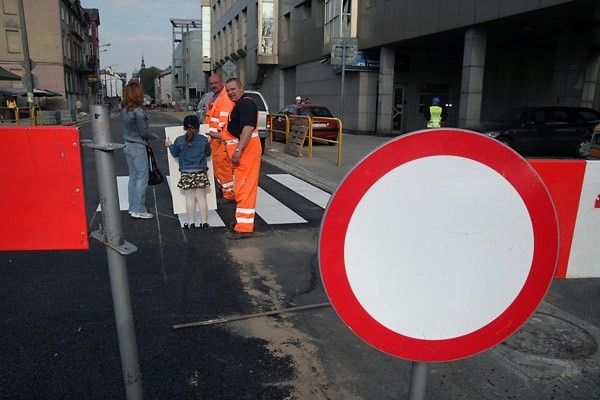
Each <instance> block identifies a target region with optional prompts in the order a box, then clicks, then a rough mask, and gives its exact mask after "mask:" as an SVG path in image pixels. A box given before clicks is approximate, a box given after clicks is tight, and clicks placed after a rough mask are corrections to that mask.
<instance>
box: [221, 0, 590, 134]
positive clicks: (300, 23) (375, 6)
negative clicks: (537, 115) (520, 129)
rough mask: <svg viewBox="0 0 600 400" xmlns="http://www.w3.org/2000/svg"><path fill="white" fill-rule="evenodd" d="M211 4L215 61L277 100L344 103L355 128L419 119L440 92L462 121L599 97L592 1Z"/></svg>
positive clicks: (394, 130)
mask: <svg viewBox="0 0 600 400" xmlns="http://www.w3.org/2000/svg"><path fill="white" fill-rule="evenodd" d="M209 7H210V10H211V19H212V30H211V64H212V69H213V70H217V71H220V72H221V73H222V74H223V75H224V76H227V75H228V73H227V71H225V70H224V69H223V67H224V66H228V67H229V68H228V69H229V70H230V71H231V75H235V76H238V77H240V78H241V79H242V81H243V82H244V83H245V85H246V86H247V87H249V88H256V89H259V90H261V91H262V92H263V94H264V95H265V96H266V97H267V100H268V102H269V104H270V106H271V108H272V109H273V110H275V111H277V110H279V108H280V107H282V106H283V105H285V104H288V103H291V102H293V99H294V98H295V96H297V95H299V96H302V97H307V96H308V97H310V98H311V100H312V102H313V103H319V104H324V105H326V106H327V107H329V108H330V109H331V111H332V112H333V113H334V114H335V115H337V116H340V114H341V113H343V115H342V117H343V119H344V127H345V128H346V131H348V132H354V133H364V134H372V133H377V134H386V135H388V134H390V135H397V134H402V133H405V132H408V131H413V130H417V129H422V128H424V127H425V119H424V117H423V116H422V111H423V109H424V107H426V106H428V105H429V104H430V102H431V99H432V98H433V97H440V98H441V99H442V102H443V103H444V104H446V105H447V107H448V109H449V118H448V121H447V125H449V126H455V127H468V126H469V125H471V124H473V123H476V122H478V121H480V120H485V119H490V118H493V117H495V116H497V115H499V114H501V113H502V112H504V111H506V110H507V109H509V108H512V107H515V106H520V105H554V104H560V105H573V106H590V107H593V108H596V109H598V108H600V28H599V27H598V26H599V24H600V2H598V1H596V0H571V1H567V0H361V1H359V0H286V1H281V0H258V1H256V0H254V1H249V0H237V1H236V0H212V1H211V4H210V6H209ZM340 48H342V49H343V50H344V56H346V57H347V61H346V64H345V65H344V67H343V68H342V66H341V65H339V63H340V62H341V57H340V54H339V50H340ZM332 56H333V58H332ZM229 62H231V63H229ZM231 64H233V65H234V68H231ZM336 64H338V65H336Z"/></svg>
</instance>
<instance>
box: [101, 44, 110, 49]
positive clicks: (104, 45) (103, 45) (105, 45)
mask: <svg viewBox="0 0 600 400" xmlns="http://www.w3.org/2000/svg"><path fill="white" fill-rule="evenodd" d="M100 47H110V43H106V44H101V45H100V46H98V48H100Z"/></svg>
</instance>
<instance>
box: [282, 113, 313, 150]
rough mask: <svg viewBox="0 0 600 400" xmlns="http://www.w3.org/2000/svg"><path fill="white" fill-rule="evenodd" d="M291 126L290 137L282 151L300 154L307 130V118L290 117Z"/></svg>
mask: <svg viewBox="0 0 600 400" xmlns="http://www.w3.org/2000/svg"><path fill="white" fill-rule="evenodd" d="M290 122H291V123H292V127H291V129H290V137H289V139H288V142H287V144H286V146H285V150H284V152H285V153H287V154H291V155H293V156H295V157H300V156H301V155H302V146H304V140H305V139H306V133H307V132H308V119H307V118H306V119H305V118H291V120H290Z"/></svg>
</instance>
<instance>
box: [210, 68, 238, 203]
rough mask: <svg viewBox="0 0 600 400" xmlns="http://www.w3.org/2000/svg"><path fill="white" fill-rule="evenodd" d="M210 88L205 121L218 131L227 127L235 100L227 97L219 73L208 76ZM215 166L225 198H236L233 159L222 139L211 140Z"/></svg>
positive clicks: (215, 131)
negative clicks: (211, 93)
mask: <svg viewBox="0 0 600 400" xmlns="http://www.w3.org/2000/svg"><path fill="white" fill-rule="evenodd" d="M208 85H209V87H210V90H212V92H213V93H214V95H213V97H211V99H210V100H209V102H208V104H207V106H206V117H205V119H204V123H205V124H208V125H209V130H210V132H214V133H218V132H220V131H221V130H223V129H225V125H227V121H228V119H229V113H230V112H231V109H232V108H233V106H234V103H233V101H231V100H230V99H229V97H227V92H226V90H225V85H224V84H223V79H222V78H221V76H220V75H219V74H213V75H211V76H210V78H208ZM210 147H211V149H212V159H213V168H214V173H215V178H216V179H217V182H219V185H221V189H222V191H223V198H225V199H228V200H235V193H234V190H233V168H232V166H231V160H230V159H229V155H228V154H227V151H226V150H225V145H224V144H223V143H222V141H221V140H220V139H213V140H211V144H210Z"/></svg>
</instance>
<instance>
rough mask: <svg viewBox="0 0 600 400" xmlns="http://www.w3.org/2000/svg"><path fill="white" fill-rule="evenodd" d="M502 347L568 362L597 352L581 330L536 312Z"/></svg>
mask: <svg viewBox="0 0 600 400" xmlns="http://www.w3.org/2000/svg"><path fill="white" fill-rule="evenodd" d="M502 345H504V346H507V347H509V348H511V349H513V350H516V351H519V352H521V353H526V354H530V355H538V356H544V357H554V358H560V359H572V360H573V359H579V358H585V357H588V356H590V355H592V354H594V353H595V352H596V349H597V344H596V341H595V340H594V338H593V337H592V335H591V334H590V333H589V332H588V331H586V330H585V329H583V328H581V327H579V326H577V325H575V324H573V323H571V322H569V321H566V320H564V319H562V318H558V317H555V316H553V315H549V314H544V313H540V312H536V313H534V314H533V316H532V317H531V318H530V319H529V320H528V321H527V322H526V323H525V324H524V325H523V326H522V327H521V329H519V330H518V331H517V332H516V333H515V334H514V335H512V336H511V337H509V338H508V339H506V340H505V341H504V342H502Z"/></svg>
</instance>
